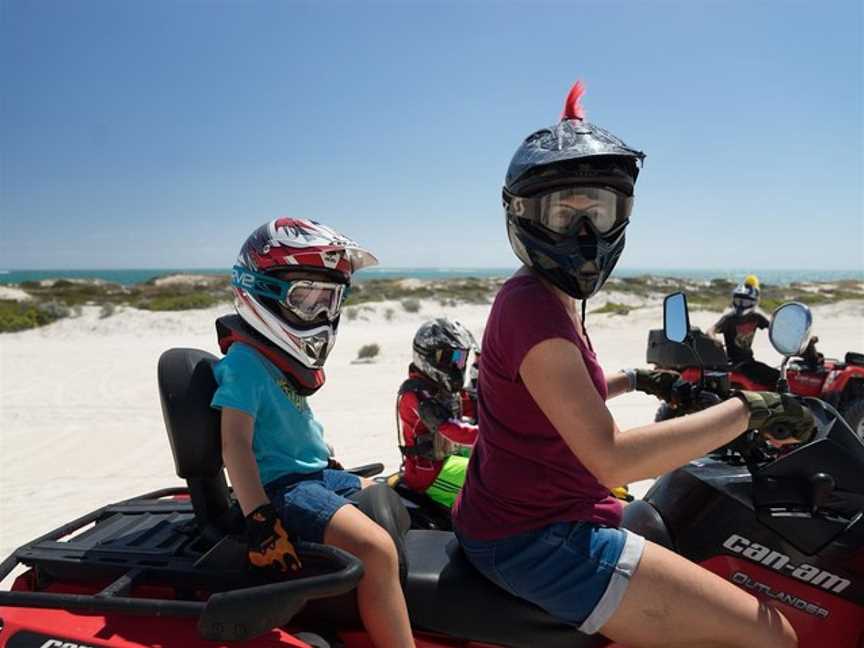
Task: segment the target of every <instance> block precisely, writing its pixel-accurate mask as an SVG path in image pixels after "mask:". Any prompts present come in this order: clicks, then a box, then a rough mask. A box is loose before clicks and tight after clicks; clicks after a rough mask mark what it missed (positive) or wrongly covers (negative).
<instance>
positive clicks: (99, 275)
mask: <svg viewBox="0 0 864 648" xmlns="http://www.w3.org/2000/svg"><path fill="white" fill-rule="evenodd" d="M514 269H515V268H369V269H367V270H362V271H361V272H359V273H357V275H356V276H355V280H356V281H368V280H369V279H400V278H416V279H457V278H465V277H480V278H487V277H507V276H509V275H510V274H511V273H512V272H513V271H514ZM230 272H231V270H230V268H142V269H131V270H126V269H124V270H112V269H103V270H0V284H20V283H22V282H24V281H40V280H42V279H60V278H63V279H102V280H104V281H108V282H111V283H118V284H123V285H132V284H136V283H142V282H145V281H147V280H149V279H153V278H154V277H159V276H164V275H167V274H175V273H184V274H223V275H227V274H229V273H230ZM751 273H753V274H756V275H757V276H758V277H759V279H760V280H761V281H762V283H767V284H774V285H786V284H790V283H793V282H796V281H838V280H841V279H854V280H858V281H864V270H788V269H787V270H778V269H770V270H753V269H752V268H750V269H744V268H742V269H734V268H733V269H728V268H727V269H710V268H708V269H693V268H616V269H615V272H614V273H613V275H612V276H613V277H637V276H642V275H655V276H663V277H677V278H681V279H692V280H707V279H728V280H730V281H741V280H742V279H743V278H744V277H745V276H746V275H748V274H751Z"/></svg>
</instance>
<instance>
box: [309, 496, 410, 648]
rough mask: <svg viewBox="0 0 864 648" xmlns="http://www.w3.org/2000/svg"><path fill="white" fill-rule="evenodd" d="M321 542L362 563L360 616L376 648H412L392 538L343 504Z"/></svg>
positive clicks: (358, 595) (358, 601)
mask: <svg viewBox="0 0 864 648" xmlns="http://www.w3.org/2000/svg"><path fill="white" fill-rule="evenodd" d="M324 543H325V544H328V545H333V546H334V547H338V548H339V549H344V550H345V551H347V552H348V553H351V554H353V555H355V556H357V557H358V558H359V559H360V560H362V561H363V566H364V568H365V573H364V575H363V579H362V580H361V581H360V584H359V585H358V586H357V606H358V607H359V608H360V617H361V618H362V619H363V625H364V626H365V627H366V631H367V632H368V633H369V636H370V637H371V639H372V641H373V643H374V644H375V645H376V646H377V647H378V648H390V647H391V646H392V647H393V648H408V647H410V646H413V645H414V638H413V636H412V635H411V624H410V622H409V621H408V608H407V606H406V605H405V596H404V595H403V594H402V587H401V585H400V584H399V558H398V556H397V555H396V545H394V544H393V539H392V538H391V537H390V536H389V535H388V534H387V532H386V531H385V530H384V529H382V528H381V527H380V526H378V525H377V524H375V523H374V522H373V521H372V520H370V519H369V518H368V517H366V516H365V515H364V514H363V513H361V512H360V510H359V509H357V508H355V507H353V506H351V505H345V506H343V507H342V508H340V509H339V510H338V511H336V514H335V515H334V516H333V517H332V518H331V519H330V523H329V524H328V525H327V528H326V529H325V530H324Z"/></svg>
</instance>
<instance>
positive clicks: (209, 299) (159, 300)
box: [137, 292, 224, 311]
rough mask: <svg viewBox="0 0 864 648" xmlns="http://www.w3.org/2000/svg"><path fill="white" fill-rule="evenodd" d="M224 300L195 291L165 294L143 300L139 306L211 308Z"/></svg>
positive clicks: (150, 308)
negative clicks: (181, 293)
mask: <svg viewBox="0 0 864 648" xmlns="http://www.w3.org/2000/svg"><path fill="white" fill-rule="evenodd" d="M222 301H224V300H223V299H220V298H219V297H214V296H213V295H209V294H207V293H201V292H194V293H188V294H184V295H164V296H159V297H153V298H151V299H145V300H142V301H141V302H139V303H138V304H137V306H138V308H143V309H144V310H151V311H180V310H192V309H195V308H209V307H211V306H215V305H216V304H218V303H220V302H222Z"/></svg>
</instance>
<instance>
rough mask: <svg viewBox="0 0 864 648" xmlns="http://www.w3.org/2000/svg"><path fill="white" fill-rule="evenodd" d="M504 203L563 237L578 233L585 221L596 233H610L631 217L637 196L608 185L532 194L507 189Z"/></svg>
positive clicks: (516, 214) (531, 220)
mask: <svg viewBox="0 0 864 648" xmlns="http://www.w3.org/2000/svg"><path fill="white" fill-rule="evenodd" d="M504 207H505V208H506V209H507V211H508V212H509V213H510V214H512V215H513V216H515V217H517V218H521V219H524V220H527V221H529V222H531V223H534V224H536V225H539V226H540V227H543V228H544V229H546V230H549V231H550V232H553V233H554V234H557V235H559V236H562V237H570V236H577V235H578V234H579V232H580V231H581V229H582V226H583V224H587V225H588V226H589V227H590V228H591V229H592V230H594V232H595V233H596V234H608V233H609V232H611V231H612V230H613V229H615V228H616V227H618V226H619V225H621V224H622V223H626V222H627V220H628V219H629V218H630V211H631V210H632V208H633V196H627V195H625V194H623V193H621V192H620V191H616V190H615V189H610V188H608V187H568V188H566V189H559V190H557V191H549V192H547V193H543V194H540V195H537V196H532V197H531V198H523V197H521V196H514V195H512V194H510V193H509V192H508V191H506V190H505V191H504Z"/></svg>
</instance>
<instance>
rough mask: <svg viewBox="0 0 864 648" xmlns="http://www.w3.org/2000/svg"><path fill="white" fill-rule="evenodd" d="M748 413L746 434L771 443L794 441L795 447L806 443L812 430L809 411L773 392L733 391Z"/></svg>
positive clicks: (792, 400) (813, 424)
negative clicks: (753, 433)
mask: <svg viewBox="0 0 864 648" xmlns="http://www.w3.org/2000/svg"><path fill="white" fill-rule="evenodd" d="M735 396H737V397H738V398H740V399H741V400H742V401H744V404H745V405H747V409H748V410H749V411H750V423H749V424H748V426H747V429H749V430H759V432H760V433H761V434H762V435H763V436H766V437H768V438H770V439H774V440H775V441H785V440H786V439H789V438H790V437H791V438H794V439H795V440H796V441H797V442H799V443H804V442H806V441H809V440H810V439H811V438H812V437H813V433H814V431H815V429H816V421H815V419H814V418H813V415H812V414H811V413H810V411H809V410H808V409H807V408H806V407H804V406H803V405H801V403H799V402H798V401H797V400H795V399H794V398H793V397H791V396H789V395H788V394H776V393H774V392H754V391H736V392H735Z"/></svg>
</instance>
